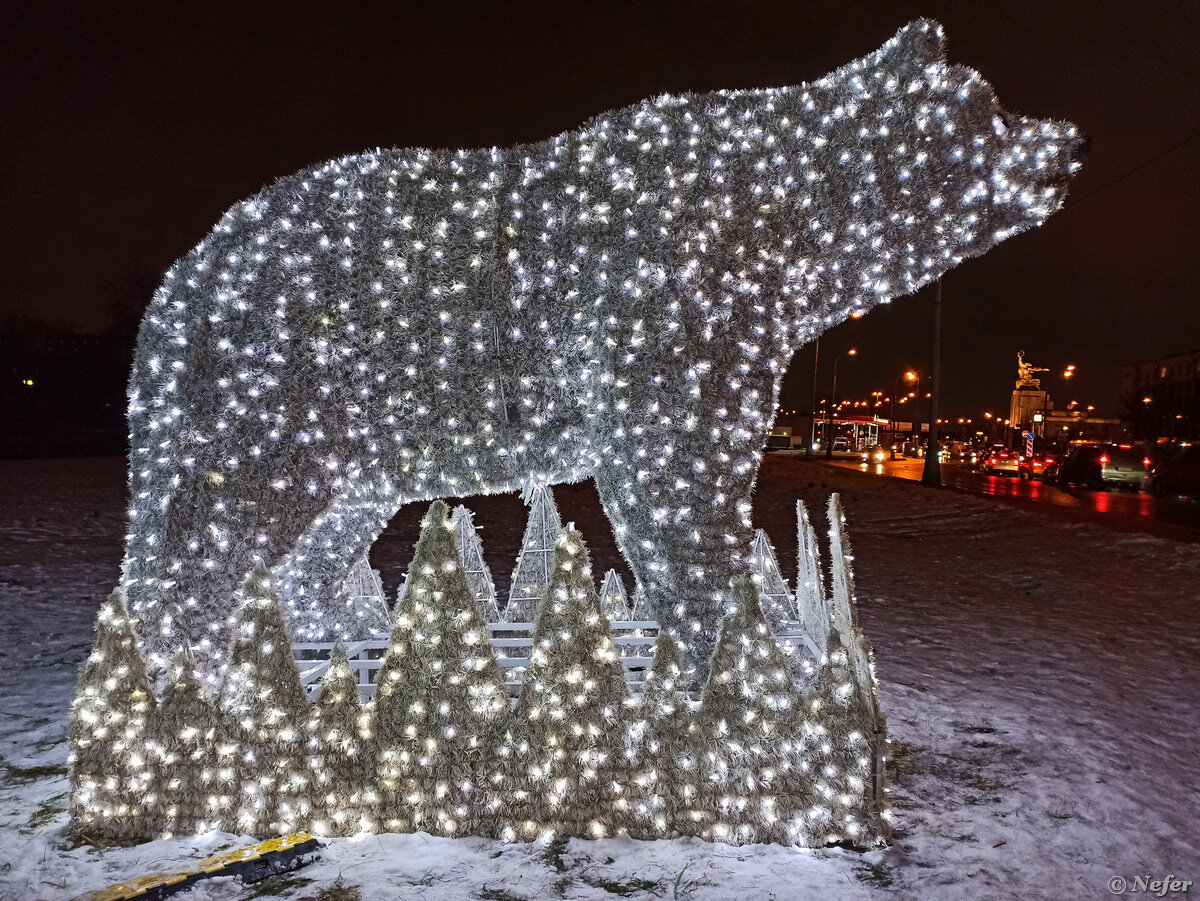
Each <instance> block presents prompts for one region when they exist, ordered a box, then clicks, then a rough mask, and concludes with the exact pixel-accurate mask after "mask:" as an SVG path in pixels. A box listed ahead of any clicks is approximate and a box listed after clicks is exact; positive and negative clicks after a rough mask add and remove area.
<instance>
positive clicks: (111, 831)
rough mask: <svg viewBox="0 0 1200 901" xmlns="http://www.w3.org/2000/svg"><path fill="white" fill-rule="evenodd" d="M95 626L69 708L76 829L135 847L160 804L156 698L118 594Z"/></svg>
mask: <svg viewBox="0 0 1200 901" xmlns="http://www.w3.org/2000/svg"><path fill="white" fill-rule="evenodd" d="M95 628H96V643H95V644H94V645H93V647H92V653H91V654H90V655H89V656H88V659H87V662H86V663H84V665H83V670H82V672H81V673H80V676H79V684H78V690H77V691H76V695H75V700H74V702H73V703H72V705H71V721H70V730H69V738H70V754H69V758H68V763H69V766H70V772H71V831H72V833H74V834H75V835H77V836H80V837H83V838H86V839H106V840H108V841H114V842H133V841H138V840H141V839H144V838H148V837H150V835H152V834H153V831H154V824H153V820H154V817H153V816H152V815H151V816H147V814H152V811H153V810H154V808H155V806H156V805H157V803H158V799H157V797H156V795H155V791H154V784H153V777H154V771H153V766H152V761H151V759H150V753H149V750H148V748H147V746H146V738H147V732H148V726H149V721H150V718H151V716H153V713H154V692H153V689H152V687H151V683H150V677H149V675H148V673H147V671H146V659H145V657H144V656H143V655H142V651H141V648H140V647H139V646H138V641H137V636H136V635H135V633H134V629H133V624H132V622H131V621H130V618H129V614H128V612H127V610H126V609H125V599H124V597H123V596H122V595H121V593H120V592H119V591H115V592H113V593H112V594H111V595H109V597H108V599H107V600H106V601H105V602H104V603H103V604H101V605H100V612H99V614H98V616H97V617H96V626H95Z"/></svg>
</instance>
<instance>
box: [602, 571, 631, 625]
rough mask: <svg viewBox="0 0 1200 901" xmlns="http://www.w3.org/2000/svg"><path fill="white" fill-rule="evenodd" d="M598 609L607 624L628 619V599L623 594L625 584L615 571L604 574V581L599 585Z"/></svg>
mask: <svg viewBox="0 0 1200 901" xmlns="http://www.w3.org/2000/svg"><path fill="white" fill-rule="evenodd" d="M600 609H601V610H603V611H604V615H605V616H607V617H608V619H609V622H612V623H615V622H620V621H621V620H625V619H629V597H628V595H626V593H625V583H623V582H622V581H621V576H620V574H619V573H618V572H617V571H616V570H615V569H610V570H609V571H608V572H606V573H605V574H604V581H603V582H602V583H601V585H600Z"/></svg>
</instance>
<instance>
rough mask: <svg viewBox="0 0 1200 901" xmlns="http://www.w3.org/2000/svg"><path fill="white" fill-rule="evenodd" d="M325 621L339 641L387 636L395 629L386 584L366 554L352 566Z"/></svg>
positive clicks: (327, 611) (332, 635)
mask: <svg viewBox="0 0 1200 901" xmlns="http://www.w3.org/2000/svg"><path fill="white" fill-rule="evenodd" d="M322 620H323V622H322V625H323V626H324V627H325V630H326V632H327V633H328V634H330V635H331V637H332V639H333V640H335V641H358V640H360V639H364V638H383V637H384V636H385V635H387V634H388V633H389V632H390V631H391V630H392V620H391V617H390V616H388V609H387V600H386V599H385V597H384V593H383V583H382V582H381V581H380V578H379V573H377V572H376V571H375V570H373V569H371V563H370V561H369V560H368V559H367V557H366V555H364V556H363V557H361V558H360V559H359V561H358V562H357V563H355V564H354V565H353V566H352V567H350V571H349V572H348V573H347V574H346V578H345V579H344V580H343V581H342V586H341V588H340V589H338V594H337V597H336V598H335V599H334V602H333V604H332V605H330V607H329V608H328V609H327V610H326V611H325V615H324V616H323V617H322Z"/></svg>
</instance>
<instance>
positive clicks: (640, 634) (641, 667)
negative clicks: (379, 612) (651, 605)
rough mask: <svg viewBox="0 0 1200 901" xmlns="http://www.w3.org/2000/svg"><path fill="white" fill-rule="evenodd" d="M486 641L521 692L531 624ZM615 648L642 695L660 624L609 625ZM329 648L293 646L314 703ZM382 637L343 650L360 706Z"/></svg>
mask: <svg viewBox="0 0 1200 901" xmlns="http://www.w3.org/2000/svg"><path fill="white" fill-rule="evenodd" d="M487 626H488V631H489V632H490V637H489V641H490V643H491V646H492V652H493V653H494V654H495V655H496V660H497V661H498V662H499V663H500V665H501V666H502V667H503V668H504V684H505V687H506V688H507V689H508V693H509V696H510V697H514V698H515V697H516V696H517V695H518V694H520V692H521V682H522V680H523V679H524V677H525V670H526V669H527V668H528V667H529V654H530V651H531V649H532V648H533V623H488V624H487ZM611 630H612V637H613V644H614V645H616V649H617V655H618V656H619V657H620V658H621V663H623V664H624V665H625V676H626V679H627V681H628V682H629V688H630V690H631V691H633V692H635V693H636V692H640V691H641V690H642V684H643V683H644V682H645V681H646V672H647V671H648V670H649V669H650V665H651V664H652V663H653V662H654V642H655V640H656V639H657V638H658V623H657V622H655V621H654V620H627V621H618V622H614V623H612V624H611ZM333 647H334V646H333V645H332V644H329V643H314V642H301V643H297V644H293V645H292V650H293V652H294V653H295V655H296V662H297V663H298V664H299V665H300V677H301V681H302V682H303V684H304V688H305V691H307V692H308V696H309V698H310V699H313V700H315V699H316V696H317V693H318V691H319V686H320V684H321V678H322V677H323V676H324V675H325V671H326V670H328V669H329V655H330V653H332V651H333ZM387 647H388V640H387V639H386V638H373V639H369V640H366V641H355V642H351V643H350V644H348V645H347V646H346V656H347V657H349V658H350V668H351V669H352V670H354V673H355V675H356V676H357V677H358V692H359V695H360V696H361V697H362V699H363V701H364V702H365V701H369V700H370V699H371V698H373V697H374V696H375V679H376V676H377V675H378V674H379V668H380V667H381V666H382V665H383V655H384V654H385V653H386V652H387Z"/></svg>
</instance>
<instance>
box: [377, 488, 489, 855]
mask: <svg viewBox="0 0 1200 901" xmlns="http://www.w3.org/2000/svg"><path fill="white" fill-rule="evenodd" d="M458 541H459V536H458V528H457V526H455V524H454V523H453V522H452V521H451V519H450V511H449V509H447V507H446V505H445V503H443V502H442V501H436V502H435V503H434V504H433V505H432V506H431V507H430V508H429V512H428V513H427V514H426V516H425V518H424V520H422V523H421V534H420V537H419V538H418V539H417V546H416V551H415V554H414V556H413V561H412V564H411V566H410V567H409V571H408V572H409V579H408V588H407V590H406V591H405V592H404V597H403V599H402V600H401V601H400V603H399V605H398V606H397V609H396V611H395V626H394V628H393V630H392V638H391V644H390V645H389V647H388V650H387V654H386V656H385V657H384V661H383V665H382V666H381V667H380V670H379V675H378V677H377V680H376V689H375V692H376V694H375V703H374V708H373V715H372V718H371V730H370V731H371V733H372V735H373V736H374V741H375V742H376V745H377V747H378V755H379V756H378V772H379V792H380V804H381V812H380V818H381V825H382V828H383V829H384V830H385V831H388V832H415V831H426V832H429V833H432V834H436V835H487V834H492V833H494V832H495V831H496V826H495V822H494V810H495V806H496V804H495V798H494V796H493V795H491V794H490V793H489V792H490V788H489V786H488V784H487V783H488V779H489V777H490V776H491V774H492V773H494V771H495V765H496V759H497V744H498V742H499V737H500V735H501V734H502V730H503V728H504V726H505V725H506V722H507V719H508V716H509V701H508V695H507V693H506V691H505V688H504V676H503V673H502V672H501V670H500V665H499V664H498V663H497V662H496V659H495V657H493V656H492V652H491V646H490V645H489V644H488V630H487V624H486V623H485V622H484V619H483V616H482V614H481V612H480V610H479V607H478V605H477V604H476V601H475V598H474V597H472V594H471V589H470V585H469V584H468V582H467V578H466V574H465V573H464V571H463V568H462V564H461V562H460V557H459V547H458ZM489 801H490V802H492V803H489Z"/></svg>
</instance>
